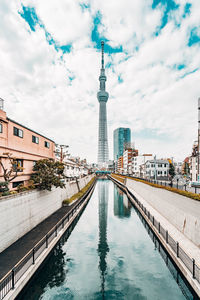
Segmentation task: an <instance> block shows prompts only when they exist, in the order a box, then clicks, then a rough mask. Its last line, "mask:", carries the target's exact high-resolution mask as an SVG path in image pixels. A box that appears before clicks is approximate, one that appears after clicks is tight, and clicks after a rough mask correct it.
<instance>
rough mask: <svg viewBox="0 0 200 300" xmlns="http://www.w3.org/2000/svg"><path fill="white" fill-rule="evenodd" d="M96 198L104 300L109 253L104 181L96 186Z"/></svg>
mask: <svg viewBox="0 0 200 300" xmlns="http://www.w3.org/2000/svg"><path fill="white" fill-rule="evenodd" d="M98 187H99V190H98V196H99V244H98V254H99V269H100V276H101V292H102V299H104V289H105V274H106V268H107V264H106V256H107V252H108V251H109V248H108V244H107V214H108V182H107V181H105V180H102V181H99V184H98Z"/></svg>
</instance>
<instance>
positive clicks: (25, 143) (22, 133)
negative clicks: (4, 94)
mask: <svg viewBox="0 0 200 300" xmlns="http://www.w3.org/2000/svg"><path fill="white" fill-rule="evenodd" d="M54 150H55V143H54V141H52V140H50V139H48V138H46V137H45V136H43V135H41V134H39V133H37V132H35V131H33V130H31V129H29V128H27V127H25V126H24V125H22V124H19V123H18V122H16V121H13V120H11V119H9V118H8V117H7V116H6V112H5V111H3V108H2V107H0V159H1V161H2V163H3V165H4V166H6V167H7V168H8V169H9V168H10V162H9V159H8V158H6V155H5V154H4V153H12V157H15V158H16V159H17V165H18V166H21V167H23V170H21V171H20V172H18V176H17V177H16V178H15V179H14V180H13V181H12V182H11V183H10V186H9V188H10V189H13V188H16V187H17V185H19V184H20V183H22V184H25V185H26V182H27V181H28V180H29V178H30V175H31V173H32V169H33V166H34V163H35V161H37V160H39V159H45V158H53V159H55V151H54ZM0 181H4V178H3V170H2V167H1V166H0Z"/></svg>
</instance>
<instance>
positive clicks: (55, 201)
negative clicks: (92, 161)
mask: <svg viewBox="0 0 200 300" xmlns="http://www.w3.org/2000/svg"><path fill="white" fill-rule="evenodd" d="M93 176H94V175H89V176H87V177H84V178H81V179H79V180H78V184H79V187H80V189H81V188H83V187H84V186H85V185H86V184H87V183H88V182H89V181H90V180H91V179H92V177H93ZM77 192H78V186H77V183H76V182H74V181H73V182H67V183H66V187H65V188H64V189H60V188H57V189H56V188H53V189H52V191H37V190H33V191H29V192H24V193H21V194H17V195H12V196H7V197H4V198H2V199H1V200H0V236H1V242H0V252H2V251H3V250H4V249H6V248H7V247H9V246H10V245H11V244H12V243H14V242H15V241H16V240H18V239H19V238H20V237H22V236H23V235H24V234H26V233H27V232H28V231H30V230H31V229H33V228H34V227H35V226H36V225H38V224H39V223H40V222H42V221H43V220H45V219H46V218H47V217H49V216H50V215H51V214H53V213H54V212H55V211H56V210H58V209H59V208H60V207H61V206H62V201H63V200H65V199H66V198H70V197H71V196H72V195H74V194H76V193H77Z"/></svg>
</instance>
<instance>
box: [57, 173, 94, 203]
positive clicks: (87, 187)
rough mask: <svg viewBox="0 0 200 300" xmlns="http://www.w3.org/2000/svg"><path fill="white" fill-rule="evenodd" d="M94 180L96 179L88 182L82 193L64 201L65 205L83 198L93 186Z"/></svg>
mask: <svg viewBox="0 0 200 300" xmlns="http://www.w3.org/2000/svg"><path fill="white" fill-rule="evenodd" d="M94 180H95V177H93V178H92V179H91V180H90V181H89V182H88V184H87V185H86V186H85V187H84V188H82V190H80V192H78V193H76V194H74V195H73V196H71V198H69V199H65V200H64V201H63V204H70V203H71V202H73V201H74V200H76V199H79V198H81V197H82V196H83V195H84V194H85V193H86V192H87V190H88V189H89V187H90V186H91V185H92V183H93V182H94Z"/></svg>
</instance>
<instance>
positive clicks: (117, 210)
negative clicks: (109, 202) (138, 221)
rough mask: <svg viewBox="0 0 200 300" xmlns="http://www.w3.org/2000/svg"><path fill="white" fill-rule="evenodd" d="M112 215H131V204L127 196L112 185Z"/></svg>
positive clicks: (121, 216)
mask: <svg viewBox="0 0 200 300" xmlns="http://www.w3.org/2000/svg"><path fill="white" fill-rule="evenodd" d="M114 215H115V216H118V217H120V218H124V217H130V215H131V204H130V202H129V200H128V198H127V196H126V195H125V194H124V193H123V192H122V191H121V190H120V189H119V188H118V187H117V186H115V187H114Z"/></svg>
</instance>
